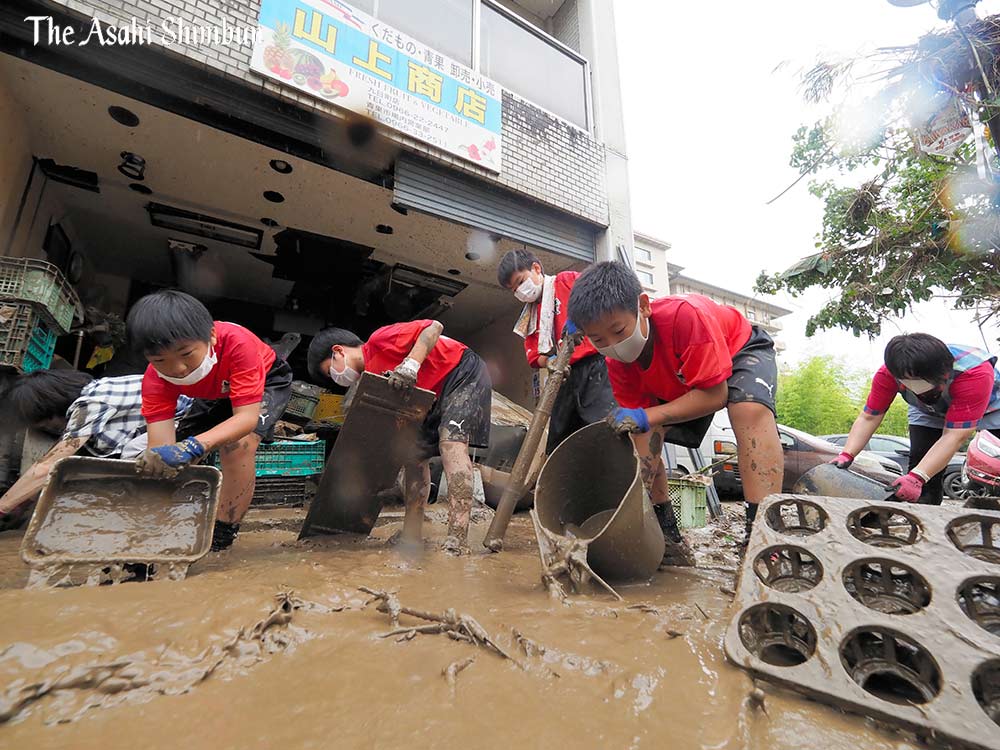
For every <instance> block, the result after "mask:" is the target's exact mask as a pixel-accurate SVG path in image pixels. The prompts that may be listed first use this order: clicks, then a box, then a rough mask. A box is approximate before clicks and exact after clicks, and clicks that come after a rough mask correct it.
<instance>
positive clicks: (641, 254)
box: [635, 247, 653, 263]
mask: <svg viewBox="0 0 1000 750" xmlns="http://www.w3.org/2000/svg"><path fill="white" fill-rule="evenodd" d="M635 259H636V260H641V261H642V262H643V263H652V261H653V254H652V253H651V252H649V250H646V249H644V248H641V247H637V248H636V249H635Z"/></svg>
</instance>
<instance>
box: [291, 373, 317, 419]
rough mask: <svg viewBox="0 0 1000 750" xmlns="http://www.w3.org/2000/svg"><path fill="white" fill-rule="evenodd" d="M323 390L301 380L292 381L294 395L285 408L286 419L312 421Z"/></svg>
mask: <svg viewBox="0 0 1000 750" xmlns="http://www.w3.org/2000/svg"><path fill="white" fill-rule="evenodd" d="M322 390H323V389H322V388H320V387H319V386H318V385H312V384H311V383H303V382H302V381H301V380H294V381H292V395H291V398H289V399H288V406H287V407H285V414H284V416H285V418H286V419H287V418H289V417H297V418H298V419H300V420H305V421H309V420H310V419H312V418H313V413H314V412H315V411H316V405H317V404H318V403H319V394H320V393H321V392H322Z"/></svg>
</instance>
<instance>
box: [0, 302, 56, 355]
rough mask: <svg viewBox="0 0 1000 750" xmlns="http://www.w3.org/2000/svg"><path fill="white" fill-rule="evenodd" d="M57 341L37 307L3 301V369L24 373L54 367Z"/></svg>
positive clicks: (0, 340) (0, 349)
mask: <svg viewBox="0 0 1000 750" xmlns="http://www.w3.org/2000/svg"><path fill="white" fill-rule="evenodd" d="M57 338H58V336H57V334H56V331H55V330H53V328H52V327H51V325H50V324H49V321H48V319H47V318H46V317H45V316H44V315H42V314H41V311H40V310H38V309H37V308H36V307H35V306H34V305H33V304H31V303H29V302H13V301H3V300H0V366H3V367H12V368H14V369H16V370H18V371H20V372H34V371H35V370H44V369H46V368H48V366H49V365H51V364H52V355H53V353H54V352H55V350H56V339H57Z"/></svg>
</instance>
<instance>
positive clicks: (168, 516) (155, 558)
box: [21, 456, 222, 568]
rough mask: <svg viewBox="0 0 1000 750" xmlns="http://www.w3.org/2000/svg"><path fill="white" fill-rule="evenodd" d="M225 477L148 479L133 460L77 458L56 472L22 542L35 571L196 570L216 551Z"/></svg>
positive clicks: (206, 473) (199, 472) (205, 472)
mask: <svg viewBox="0 0 1000 750" xmlns="http://www.w3.org/2000/svg"><path fill="white" fill-rule="evenodd" d="M221 484H222V474H221V472H220V471H219V470H218V469H215V468H212V467H211V466H192V467H189V468H187V469H184V470H183V471H182V472H181V473H180V474H178V475H177V477H175V478H174V479H147V478H144V477H140V476H139V475H137V474H136V470H135V463H134V462H133V461H116V460H111V459H105V458H87V457H78V456H72V457H69V458H64V459H63V460H61V461H59V462H58V463H57V464H56V465H55V467H53V469H52V473H51V474H50V475H49V478H48V481H47V482H46V484H45V487H44V488H43V489H42V493H41V496H40V497H39V499H38V505H37V506H36V507H35V513H34V515H33V516H32V518H31V523H30V524H29V525H28V530H27V532H26V533H25V535H24V541H23V542H22V543H21V559H23V560H24V562H26V563H27V564H28V565H30V566H32V568H49V567H52V566H67V565H98V564H101V565H103V564H114V563H129V562H141V563H153V564H160V565H165V566H169V565H189V564H191V563H193V562H195V561H196V560H198V559H200V558H201V557H202V556H203V555H205V554H206V553H207V552H208V550H209V547H210V546H211V544H212V530H213V526H214V524H215V512H216V506H217V505H218V494H219V487H220V486H221Z"/></svg>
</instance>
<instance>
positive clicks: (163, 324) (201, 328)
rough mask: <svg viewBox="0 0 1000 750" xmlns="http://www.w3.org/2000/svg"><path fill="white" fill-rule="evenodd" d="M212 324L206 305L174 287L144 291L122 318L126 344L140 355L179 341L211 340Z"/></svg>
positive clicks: (151, 352)
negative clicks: (126, 336) (160, 290)
mask: <svg viewBox="0 0 1000 750" xmlns="http://www.w3.org/2000/svg"><path fill="white" fill-rule="evenodd" d="M214 325H215V321H214V320H212V313H210V312H209V311H208V308H207V307H205V306H204V305H203V304H202V303H201V302H199V301H198V300H196V299H195V298H194V297H192V296H191V295H190V294H185V293H184V292H179V291H177V290H176V289H165V290H163V291H162V292H155V293H154V294H147V295H146V296H145V297H143V298H142V299H140V300H139V301H138V302H136V303H135V304H134V305H132V309H131V310H129V313H128V318H127V319H126V320H125V330H126V332H127V335H128V341H129V344H130V345H131V347H132V348H133V349H134V350H135V351H137V352H141V353H142V354H156V353H157V352H161V351H163V350H164V349H166V348H167V347H169V346H173V345H174V344H176V343H177V342H179V341H211V340H212V327H213V326H214Z"/></svg>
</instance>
